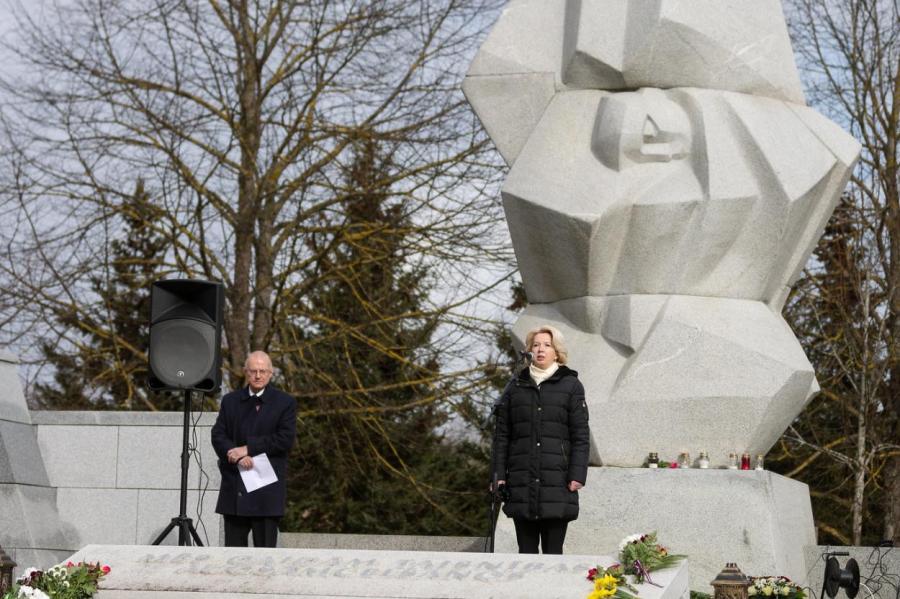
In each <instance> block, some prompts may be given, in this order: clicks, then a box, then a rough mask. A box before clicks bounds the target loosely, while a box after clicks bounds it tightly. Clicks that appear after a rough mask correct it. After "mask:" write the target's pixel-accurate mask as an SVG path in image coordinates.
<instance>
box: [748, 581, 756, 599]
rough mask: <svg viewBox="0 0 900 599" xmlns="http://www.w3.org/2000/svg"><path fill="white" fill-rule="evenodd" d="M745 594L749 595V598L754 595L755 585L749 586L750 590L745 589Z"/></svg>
mask: <svg viewBox="0 0 900 599" xmlns="http://www.w3.org/2000/svg"><path fill="white" fill-rule="evenodd" d="M747 594H748V595H750V596H751V597H752V596H754V595H756V585H755V584H751V585H750V588H749V589H747Z"/></svg>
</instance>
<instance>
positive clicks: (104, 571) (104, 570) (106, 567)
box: [100, 566, 111, 574]
mask: <svg viewBox="0 0 900 599" xmlns="http://www.w3.org/2000/svg"><path fill="white" fill-rule="evenodd" d="M100 570H101V571H102V572H103V573H104V574H109V571H110V570H111V568H110V567H109V566H103V567H102V568H100Z"/></svg>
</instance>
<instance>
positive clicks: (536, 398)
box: [493, 366, 590, 520]
mask: <svg viewBox="0 0 900 599" xmlns="http://www.w3.org/2000/svg"><path fill="white" fill-rule="evenodd" d="M496 418H497V434H496V436H495V438H494V448H493V449H494V451H493V459H494V468H495V469H496V472H497V479H498V480H504V479H505V480H506V484H507V488H508V489H509V492H510V497H509V500H508V501H507V502H506V504H505V505H504V506H503V512H504V513H505V514H506V515H507V516H509V517H510V518H524V519H528V520H537V519H544V518H558V519H562V520H574V519H575V518H577V517H578V492H577V491H576V492H572V491H569V489H568V485H569V481H572V480H576V481H578V482H580V483H582V484H584V482H585V479H586V478H587V467H588V457H589V453H590V433H589V432H588V412H587V405H586V404H585V402H584V387H583V386H582V384H581V382H580V381H579V380H578V373H577V372H575V371H574V370H572V369H570V368H567V367H566V366H560V367H559V369H558V370H557V371H556V372H554V373H553V375H552V376H551V377H550V378H548V379H547V380H545V381H544V382H542V383H541V385H540V386H537V385H535V384H534V381H533V380H532V379H531V376H529V372H528V369H527V368H525V369H523V370H522V372H521V373H519V376H518V377H517V378H516V379H514V381H513V382H511V383H510V385H509V386H507V388H506V390H505V391H504V393H503V397H502V399H501V401H500V402H499V404H498V406H497V412H496Z"/></svg>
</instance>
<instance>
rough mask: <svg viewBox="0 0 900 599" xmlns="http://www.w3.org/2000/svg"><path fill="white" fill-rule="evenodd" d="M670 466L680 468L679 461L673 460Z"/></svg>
mask: <svg viewBox="0 0 900 599" xmlns="http://www.w3.org/2000/svg"><path fill="white" fill-rule="evenodd" d="M669 468H678V462H672V463H671V464H669Z"/></svg>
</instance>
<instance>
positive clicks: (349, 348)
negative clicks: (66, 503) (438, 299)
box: [279, 137, 486, 534]
mask: <svg viewBox="0 0 900 599" xmlns="http://www.w3.org/2000/svg"><path fill="white" fill-rule="evenodd" d="M391 171H392V162H391V156H390V155H389V154H388V153H387V152H385V151H383V150H382V149H381V148H380V147H379V143H378V142H377V141H376V140H374V139H373V138H371V137H365V138H363V139H360V140H358V141H357V142H356V143H355V145H354V153H353V160H352V161H351V164H350V165H349V167H348V169H347V173H346V175H345V177H346V186H347V190H348V191H347V193H346V194H345V195H344V196H343V197H342V198H341V200H340V202H339V207H340V212H341V214H342V215H343V222H342V223H341V226H340V227H338V228H337V229H336V230H332V229H327V227H323V228H324V229H326V230H327V233H323V234H321V235H319V236H316V237H314V238H312V239H311V240H310V241H309V243H311V244H315V245H317V247H316V253H318V254H320V255H321V254H322V252H321V249H322V246H324V245H327V246H329V249H328V252H327V254H326V255H325V256H326V257H325V258H324V259H321V260H319V262H318V264H317V265H316V268H317V269H319V270H320V274H319V278H320V280H322V281H323V283H322V284H321V285H319V286H318V287H317V288H316V289H315V290H314V291H313V292H312V293H310V294H309V295H308V296H307V297H305V298H297V299H296V301H295V305H294V306H292V307H291V309H290V311H291V312H292V313H296V314H297V315H298V317H299V318H298V322H302V323H303V324H302V325H299V326H298V327H297V328H296V329H292V330H291V331H290V332H289V333H287V334H289V335H293V336H294V339H293V340H292V343H283V345H285V346H290V345H296V347H297V348H298V351H296V352H289V353H286V354H285V355H283V356H281V357H280V358H279V360H280V362H281V363H282V364H284V368H283V371H284V372H286V373H288V372H289V373H295V374H294V377H295V378H294V379H293V380H291V381H286V383H287V384H288V386H289V388H291V389H292V391H293V393H294V394H295V396H296V397H297V398H298V401H299V417H300V422H299V423H298V443H297V447H296V451H295V453H294V457H293V459H292V463H291V481H290V484H289V489H290V490H289V498H288V504H289V507H288V514H287V517H286V521H285V524H286V527H287V528H289V529H293V530H307V531H331V532H355V533H393V534H403V533H406V534H412V533H416V534H448V533H456V534H481V533H482V532H483V531H482V530H481V529H480V526H481V519H482V516H483V513H482V512H483V511H482V509H481V507H482V503H481V499H482V497H483V495H484V493H483V481H484V480H486V479H485V472H484V470H485V468H484V464H483V461H482V460H481V455H480V451H479V449H478V448H477V446H476V445H474V444H472V443H469V442H465V441H461V440H453V439H450V438H448V437H447V436H446V435H444V434H442V433H441V432H440V431H441V430H442V427H445V426H446V425H447V424H448V414H447V412H446V407H445V406H444V404H442V403H440V402H438V401H437V399H438V398H440V397H442V396H443V395H445V394H446V393H445V391H444V390H442V389H440V382H439V378H437V377H436V375H437V374H438V373H439V370H440V367H441V364H440V360H439V356H438V355H437V353H436V350H435V349H434V348H433V347H432V346H431V345H430V340H431V337H432V334H433V332H434V330H435V327H436V325H437V322H438V320H437V316H438V315H436V314H434V313H433V312H432V311H430V310H424V309H423V305H424V304H425V302H426V301H427V296H428V294H429V292H430V291H431V287H430V285H429V272H428V268H427V265H426V264H425V263H423V262H421V261H419V260H417V257H416V256H415V255H414V254H413V252H412V250H411V249H410V248H409V245H408V243H407V237H408V233H409V230H410V224H411V218H412V217H411V215H410V214H408V213H407V212H406V211H405V210H406V206H407V204H405V203H404V202H402V201H401V199H400V198H395V197H392V196H391V190H390V182H391ZM282 341H284V340H282ZM423 381H426V382H423ZM436 381H437V382H436Z"/></svg>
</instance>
